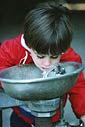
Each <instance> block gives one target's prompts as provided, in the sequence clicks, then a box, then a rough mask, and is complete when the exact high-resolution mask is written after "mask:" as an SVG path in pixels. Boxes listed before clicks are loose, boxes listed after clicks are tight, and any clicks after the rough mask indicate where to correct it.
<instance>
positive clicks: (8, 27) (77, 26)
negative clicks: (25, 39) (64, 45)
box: [0, 0, 85, 127]
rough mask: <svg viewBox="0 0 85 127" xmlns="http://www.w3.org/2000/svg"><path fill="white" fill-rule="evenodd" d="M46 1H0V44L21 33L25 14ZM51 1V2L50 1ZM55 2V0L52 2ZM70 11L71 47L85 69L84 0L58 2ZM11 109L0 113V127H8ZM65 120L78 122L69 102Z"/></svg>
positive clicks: (62, 0)
mask: <svg viewBox="0 0 85 127" xmlns="http://www.w3.org/2000/svg"><path fill="white" fill-rule="evenodd" d="M43 1H47V0H24V1H21V0H7V1H6V0H3V1H0V43H3V41H4V40H5V39H11V38H12V37H15V36H17V35H18V34H20V33H22V32H23V21H24V18H25V15H26V14H27V12H28V11H29V10H30V9H32V8H33V7H35V6H36V4H37V3H39V2H43ZM51 1H52V0H51ZM54 1H57V0H54ZM60 1H61V2H63V3H66V4H67V7H68V8H69V9H70V10H71V11H72V23H73V30H74V34H73V41H72V47H73V48H74V49H75V50H76V52H78V53H79V54H80V55H81V57H82V61H83V65H84V67H85V55H84V54H85V42H84V41H85V0H60ZM84 74H85V70H84ZM10 114H11V109H4V110H3V111H0V127H10V126H9V119H10ZM65 119H66V121H68V122H70V123H72V122H74V123H76V122H78V119H77V118H76V116H75V115H74V113H73V111H72V109H71V105H70V102H69V101H68V102H67V104H66V107H65Z"/></svg>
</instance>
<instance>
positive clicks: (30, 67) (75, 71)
mask: <svg viewBox="0 0 85 127" xmlns="http://www.w3.org/2000/svg"><path fill="white" fill-rule="evenodd" d="M61 64H62V65H63V67H64V68H65V71H66V73H65V74H58V75H56V76H52V75H51V76H49V77H46V78H43V76H42V71H41V70H40V69H38V68H37V67H36V66H35V65H34V64H24V65H17V66H13V67H9V68H7V69H5V70H3V71H1V72H0V81H1V83H2V87H3V89H4V91H5V92H6V93H7V94H8V95H10V96H11V97H13V98H16V99H19V100H23V101H26V100H48V99H53V98H57V97H60V96H62V95H63V94H64V93H65V92H66V91H68V90H69V89H70V88H71V87H72V86H73V85H74V83H75V82H76V81H77V78H78V75H79V73H80V72H81V71H82V70H83V66H82V64H80V63H77V62H65V63H61Z"/></svg>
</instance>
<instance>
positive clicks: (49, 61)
mask: <svg viewBox="0 0 85 127" xmlns="http://www.w3.org/2000/svg"><path fill="white" fill-rule="evenodd" d="M50 64H51V60H50V58H49V57H48V58H46V59H45V61H44V65H45V66H50Z"/></svg>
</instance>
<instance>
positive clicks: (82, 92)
mask: <svg viewBox="0 0 85 127" xmlns="http://www.w3.org/2000/svg"><path fill="white" fill-rule="evenodd" d="M68 93H69V100H70V102H71V106H72V109H73V111H74V113H75V114H76V116H77V117H80V116H82V115H85V79H84V74H83V72H81V73H80V74H79V76H78V80H77V82H76V83H75V85H74V87H73V88H72V89H70V90H69V92H68Z"/></svg>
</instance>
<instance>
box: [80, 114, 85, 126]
mask: <svg viewBox="0 0 85 127" xmlns="http://www.w3.org/2000/svg"><path fill="white" fill-rule="evenodd" d="M80 119H81V120H82V122H83V123H84V127H85V115H83V116H81V117H80Z"/></svg>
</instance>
